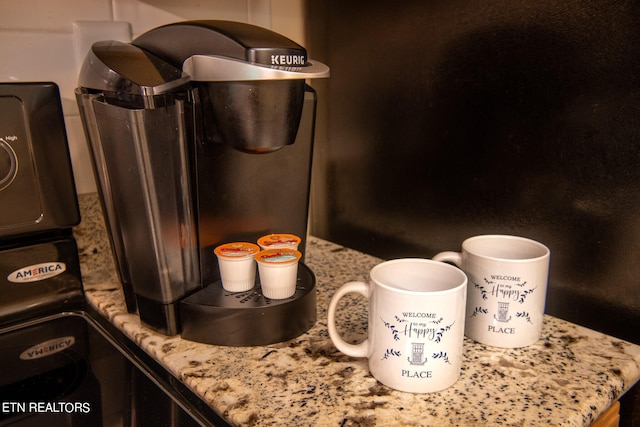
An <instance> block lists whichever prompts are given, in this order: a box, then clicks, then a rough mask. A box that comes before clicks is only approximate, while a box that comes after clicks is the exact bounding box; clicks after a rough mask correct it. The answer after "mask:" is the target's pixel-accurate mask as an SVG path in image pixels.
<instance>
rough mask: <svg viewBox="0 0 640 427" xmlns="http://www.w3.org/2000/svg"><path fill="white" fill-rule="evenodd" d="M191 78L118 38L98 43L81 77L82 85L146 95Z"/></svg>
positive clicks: (155, 93) (176, 85) (79, 81)
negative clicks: (117, 39)
mask: <svg viewBox="0 0 640 427" xmlns="http://www.w3.org/2000/svg"><path fill="white" fill-rule="evenodd" d="M189 81H190V77H189V76H188V75H187V74H186V73H184V72H183V71H182V70H180V69H178V68H176V67H174V66H172V65H171V64H169V63H167V62H165V61H163V60H161V59H159V58H157V57H156V56H154V55H153V54H151V53H149V52H145V51H144V50H142V49H140V48H138V47H136V46H133V45H131V44H127V43H121V42H117V41H100V42H96V43H94V44H93V45H92V46H91V49H90V50H89V53H88V54H87V57H86V59H85V61H84V63H83V65H82V69H81V70H80V75H79V77H78V85H79V86H81V87H84V88H88V89H95V90H100V91H107V92H121V93H122V92H124V93H130V94H134V95H145V96H148V95H160V94H163V93H166V92H170V91H172V90H175V89H176V88H179V87H181V86H183V85H185V84H188V83H189Z"/></svg>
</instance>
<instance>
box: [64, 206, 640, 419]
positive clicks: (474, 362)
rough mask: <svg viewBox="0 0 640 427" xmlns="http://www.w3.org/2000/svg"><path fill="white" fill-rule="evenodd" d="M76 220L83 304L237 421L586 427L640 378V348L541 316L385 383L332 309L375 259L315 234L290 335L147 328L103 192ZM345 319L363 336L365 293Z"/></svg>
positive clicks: (469, 343)
mask: <svg viewBox="0 0 640 427" xmlns="http://www.w3.org/2000/svg"><path fill="white" fill-rule="evenodd" d="M79 199H80V207H81V212H82V218H83V219H82V223H81V224H80V225H79V226H78V227H76V228H75V229H74V234H75V236H76V240H77V241H78V246H79V250H80V260H81V266H82V274H83V281H84V286H85V292H86V296H87V299H88V301H89V302H90V304H92V305H93V306H94V307H95V308H96V309H97V310H98V311H99V312H100V313H101V314H103V315H104V316H105V317H107V318H108V319H109V320H110V321H111V322H112V323H113V324H114V325H116V326H117V327H118V328H119V329H120V330H122V331H124V333H125V334H126V335H127V336H128V337H129V338H131V339H132V340H133V341H134V342H135V343H137V344H138V345H139V346H140V347H141V348H143V349H144V350H145V351H146V352H147V353H149V354H150V355H151V356H153V357H154V358H155V359H157V360H158V361H159V362H160V364H162V365H163V366H164V367H165V368H166V369H167V370H168V371H170V372H171V373H172V374H173V375H174V376H175V377H177V378H178V379H180V380H181V381H182V382H183V383H185V384H186V385H187V386H188V387H190V388H191V389H192V390H193V391H195V393H196V394H198V395H199V396H200V397H201V398H202V399H203V400H204V401H206V402H207V403H208V404H209V405H210V406H212V407H213V408H214V409H215V410H217V411H218V412H219V413H220V414H222V415H223V416H224V417H225V418H226V419H227V420H228V421H229V422H230V423H232V424H236V425H255V426H258V425H259V426H283V425H295V426H306V425H309V426H369V425H371V426H373V425H378V426H387V425H398V426H399V425H406V426H430V425H433V426H448V425H451V426H454V425H458V426H483V425H487V426H494V425H504V426H523V425H526V426H545V427H546V426H549V425H554V426H588V425H590V424H591V422H592V421H593V420H595V419H596V418H597V417H598V416H599V415H600V414H601V413H602V412H603V411H605V410H606V409H607V408H608V407H609V406H610V405H611V404H612V403H613V402H615V401H616V400H617V399H618V398H619V397H620V396H621V395H622V394H623V393H624V392H626V391H627V390H628V389H629V388H630V387H632V386H633V385H634V384H635V383H636V382H637V381H638V379H639V378H640V346H637V345H634V344H631V343H628V342H625V341H622V340H620V339H617V338H614V337H611V336H607V335H604V334H601V333H598V332H595V331H592V330H590V329H587V328H584V327H581V326H578V325H575V324H572V323H569V322H566V321H564V320H560V319H558V318H554V317H551V316H545V323H544V328H543V333H542V339H541V340H539V341H538V342H537V343H535V344H534V345H532V346H529V347H526V348H524V349H515V350H512V349H497V348H491V347H487V346H484V345H480V344H476V343H474V342H473V341H471V340H468V339H466V338H465V342H464V355H463V361H462V372H461V376H460V379H459V380H458V382H457V383H456V384H455V385H453V386H452V387H450V388H448V389H446V390H444V391H442V392H438V393H432V394H411V393H404V392H399V391H395V390H392V389H390V388H388V387H386V386H383V385H381V384H380V383H378V382H377V381H376V380H375V379H374V378H373V377H372V376H371V375H370V374H369V372H368V370H367V361H366V359H355V358H351V357H347V356H345V355H343V354H341V353H340V352H338V351H337V350H336V349H335V347H334V346H333V344H332V343H331V340H330V339H329V335H328V332H327V325H326V320H327V314H326V313H327V306H328V304H329V299H330V298H331V296H332V295H333V293H334V292H335V290H336V289H337V288H338V287H339V286H340V285H342V284H343V283H346V282H348V281H352V280H367V276H368V272H369V270H370V269H371V268H372V267H373V266H374V265H376V264H378V263H379V262H381V260H380V259H378V258H374V257H372V256H369V255H366V254H363V253H360V252H357V251H354V250H351V249H348V248H344V247H342V246H339V245H336V244H333V243H330V242H327V241H324V240H321V239H318V238H314V237H311V238H310V239H309V241H308V243H307V253H306V263H307V265H308V266H309V267H310V268H311V270H312V271H313V272H314V273H315V275H316V279H317V284H316V288H317V308H318V321H317V322H316V324H315V326H313V327H312V328H311V329H310V330H309V331H308V332H306V333H305V334H303V335H301V336H300V337H298V338H295V339H293V340H290V341H287V342H283V343H278V344H274V345H267V346H256V347H221V346H212V345H206V344H200V343H195V342H192V341H187V340H184V339H182V338H180V337H179V336H173V337H168V336H164V335H161V334H158V333H155V332H153V331H151V330H149V329H148V328H145V327H144V326H141V324H140V319H139V318H138V316H137V315H134V314H129V313H127V311H126V308H125V305H124V297H123V296H122V293H121V291H120V284H119V282H118V279H117V276H116V273H115V270H114V265H113V260H112V257H111V251H110V248H109V244H108V241H107V237H106V232H105V229H104V222H103V219H102V213H101V210H100V206H99V203H98V199H97V196H96V195H81V196H80V197H79ZM350 297H351V298H352V299H353V300H352V301H351V303H350V307H351V308H350V309H349V310H347V309H341V310H339V311H340V315H341V316H339V321H340V322H341V324H342V330H343V336H344V338H345V339H346V340H348V341H359V340H362V339H363V338H364V334H365V332H364V331H365V330H366V325H367V313H366V304H365V300H364V299H363V298H362V297H360V296H358V295H353V294H352V295H350V296H347V297H345V299H347V303H349V300H348V298H350Z"/></svg>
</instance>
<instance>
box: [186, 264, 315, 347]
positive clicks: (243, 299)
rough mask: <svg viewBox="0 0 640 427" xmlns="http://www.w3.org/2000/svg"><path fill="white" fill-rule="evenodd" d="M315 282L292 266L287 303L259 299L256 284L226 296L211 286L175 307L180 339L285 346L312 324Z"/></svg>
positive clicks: (303, 269)
mask: <svg viewBox="0 0 640 427" xmlns="http://www.w3.org/2000/svg"><path fill="white" fill-rule="evenodd" d="M315 282H316V279H315V276H314V274H313V272H312V271H311V270H310V269H309V267H307V266H306V265H305V264H304V263H300V264H299V265H298V282H297V285H296V293H295V294H294V295H293V296H292V297H290V298H287V299H283V300H273V299H269V298H266V297H264V295H262V292H261V290H260V284H259V283H258V284H256V285H255V286H254V287H253V289H251V290H249V291H246V292H236V293H234V292H228V291H226V290H224V289H223V288H222V282H220V281H217V282H214V283H212V284H210V285H209V286H207V287H205V288H204V289H202V290H200V291H198V292H196V293H194V294H192V295H190V296H189V297H187V298H185V299H183V300H182V301H181V302H180V322H181V327H182V332H181V336H182V338H184V339H187V340H191V341H197V342H202V343H206V344H214V345H226V346H254V345H267V344H274V343H277V342H282V341H287V340H290V339H293V338H296V337H297V336H299V335H302V334H303V333H304V332H306V331H307V330H309V328H311V327H312V326H313V325H314V324H315V322H316V317H317V314H316V290H315Z"/></svg>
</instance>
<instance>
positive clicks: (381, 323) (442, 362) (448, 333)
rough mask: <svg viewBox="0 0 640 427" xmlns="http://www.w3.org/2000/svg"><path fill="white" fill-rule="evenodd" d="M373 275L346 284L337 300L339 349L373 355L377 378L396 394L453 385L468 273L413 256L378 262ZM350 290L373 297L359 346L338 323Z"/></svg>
mask: <svg viewBox="0 0 640 427" xmlns="http://www.w3.org/2000/svg"><path fill="white" fill-rule="evenodd" d="M369 277H370V280H369V283H365V282H350V283H347V284H345V285H343V286H342V287H341V288H340V289H338V291H336V293H335V294H334V296H333V298H332V299H331V302H330V304H329V310H328V328H329V335H330V337H331V340H332V341H333V343H334V345H335V346H336V348H337V349H338V350H340V351H341V352H342V353H344V354H346V355H348V356H353V357H367V358H368V359H369V361H368V362H369V371H370V372H371V374H372V375H373V376H374V377H375V378H376V379H377V380H378V381H380V382H381V383H382V384H384V385H386V386H389V387H391V388H394V389H396V390H401V391H408V392H413V393H429V392H435V391H440V390H444V389H445V388H447V387H449V386H451V385H453V384H454V383H455V382H456V381H457V380H458V377H459V375H460V366H461V363H462V346H463V340H464V317H465V315H464V311H465V298H466V287H467V277H466V275H465V274H464V273H463V272H462V271H460V270H459V269H458V268H456V267H453V266H451V265H448V264H445V263H440V262H436V261H432V260H426V259H413V258H408V259H397V260H392V261H386V262H383V263H381V264H378V265H377V266H375V267H374V268H373V269H372V270H371V272H370V276H369ZM350 292H355V293H360V294H362V295H364V296H365V297H367V298H368V299H369V318H368V337H367V339H365V340H364V341H363V342H361V343H359V344H355V345H354V344H348V343H347V342H345V341H344V340H343V339H342V338H341V337H340V334H339V332H338V327H337V325H336V309H337V307H338V302H339V301H340V299H341V298H342V297H343V296H345V295H346V294H348V293H350ZM349 309H353V308H349Z"/></svg>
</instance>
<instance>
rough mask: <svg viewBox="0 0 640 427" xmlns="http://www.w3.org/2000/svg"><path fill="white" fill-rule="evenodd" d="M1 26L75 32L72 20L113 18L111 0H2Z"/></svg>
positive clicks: (0, 7)
mask: <svg viewBox="0 0 640 427" xmlns="http://www.w3.org/2000/svg"><path fill="white" fill-rule="evenodd" d="M0 16H2V19H0V29H5V30H7V29H8V30H37V31H54V32H65V33H68V32H71V22H72V21H103V20H105V21H106V20H112V19H113V14H112V8H111V0H20V1H16V0H0Z"/></svg>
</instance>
